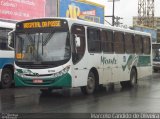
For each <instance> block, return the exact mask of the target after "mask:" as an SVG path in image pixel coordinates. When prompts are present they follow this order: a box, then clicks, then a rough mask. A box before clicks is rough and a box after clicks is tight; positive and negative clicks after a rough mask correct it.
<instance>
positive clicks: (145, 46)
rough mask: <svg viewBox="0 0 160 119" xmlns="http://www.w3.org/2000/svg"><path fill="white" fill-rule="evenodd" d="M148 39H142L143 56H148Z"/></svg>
mask: <svg viewBox="0 0 160 119" xmlns="http://www.w3.org/2000/svg"><path fill="white" fill-rule="evenodd" d="M150 46H151V44H150V38H149V37H143V53H144V54H150V49H151V48H150Z"/></svg>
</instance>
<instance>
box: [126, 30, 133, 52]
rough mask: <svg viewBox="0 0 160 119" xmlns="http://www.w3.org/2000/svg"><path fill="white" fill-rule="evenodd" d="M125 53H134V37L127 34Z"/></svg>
mask: <svg viewBox="0 0 160 119" xmlns="http://www.w3.org/2000/svg"><path fill="white" fill-rule="evenodd" d="M125 51H126V53H134V44H133V35H132V34H131V33H125Z"/></svg>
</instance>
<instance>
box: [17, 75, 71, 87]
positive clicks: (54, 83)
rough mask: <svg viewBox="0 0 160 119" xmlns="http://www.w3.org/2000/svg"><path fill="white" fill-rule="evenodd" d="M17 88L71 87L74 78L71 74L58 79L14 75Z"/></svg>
mask: <svg viewBox="0 0 160 119" xmlns="http://www.w3.org/2000/svg"><path fill="white" fill-rule="evenodd" d="M14 79H15V86H17V87H71V85H72V78H71V75H70V74H69V73H66V74H64V75H63V76H60V77H56V78H39V79H38V78H36V79H35V78H33V79H32V78H25V77H23V78H22V77H20V76H18V75H17V74H16V73H15V74H14Z"/></svg>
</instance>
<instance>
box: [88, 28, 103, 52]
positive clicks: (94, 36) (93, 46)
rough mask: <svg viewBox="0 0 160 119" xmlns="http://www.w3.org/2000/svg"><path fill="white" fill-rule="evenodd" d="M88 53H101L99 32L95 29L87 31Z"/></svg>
mask: <svg viewBox="0 0 160 119" xmlns="http://www.w3.org/2000/svg"><path fill="white" fill-rule="evenodd" d="M87 40H88V51H89V52H92V53H99V52H101V40H100V30H99V29H97V28H88V29H87Z"/></svg>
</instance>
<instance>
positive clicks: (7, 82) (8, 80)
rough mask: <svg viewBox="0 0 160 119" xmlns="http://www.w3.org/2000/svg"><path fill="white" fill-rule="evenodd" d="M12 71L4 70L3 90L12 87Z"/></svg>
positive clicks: (2, 77)
mask: <svg viewBox="0 0 160 119" xmlns="http://www.w3.org/2000/svg"><path fill="white" fill-rule="evenodd" d="M12 79H13V75H12V71H11V70H10V69H8V68H4V69H3V70H2V75H1V87H2V88H9V87H11V85H12Z"/></svg>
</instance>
